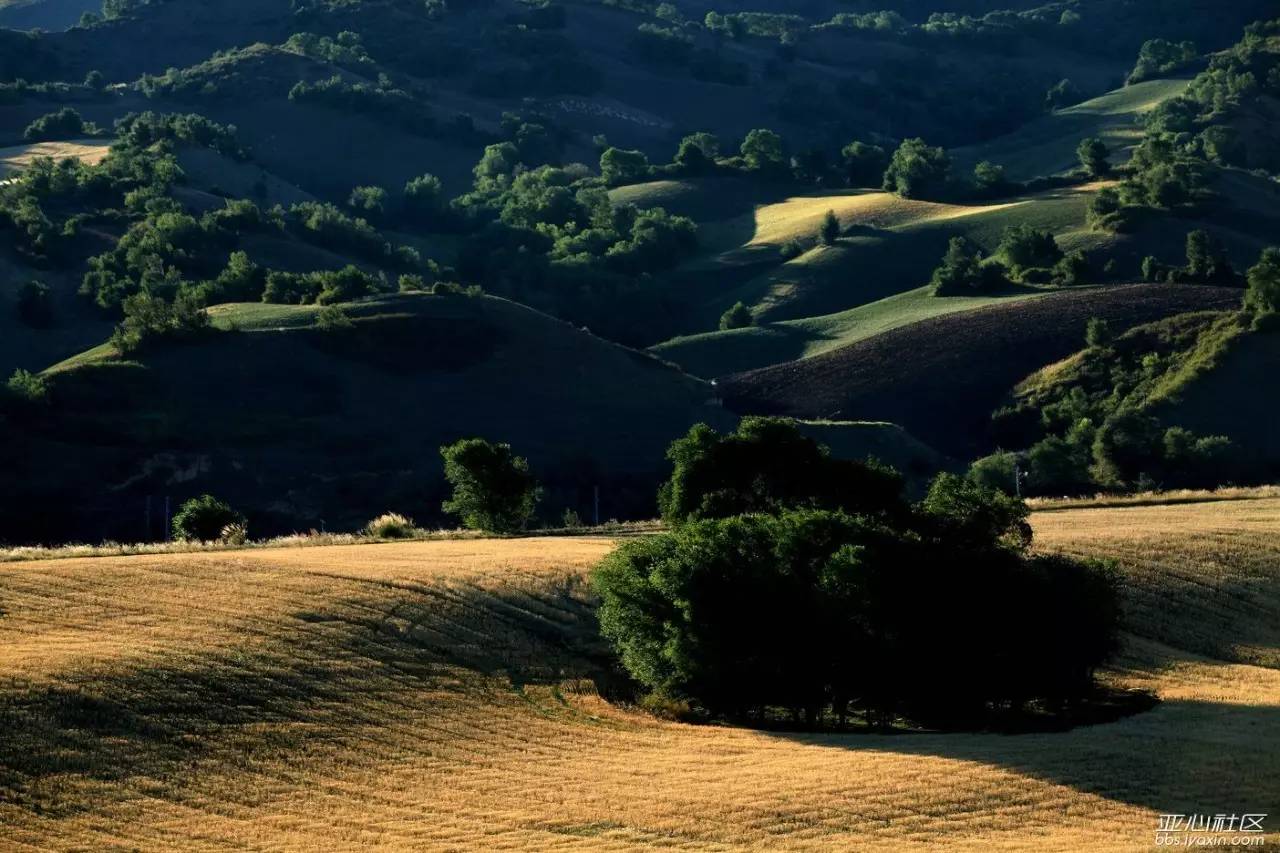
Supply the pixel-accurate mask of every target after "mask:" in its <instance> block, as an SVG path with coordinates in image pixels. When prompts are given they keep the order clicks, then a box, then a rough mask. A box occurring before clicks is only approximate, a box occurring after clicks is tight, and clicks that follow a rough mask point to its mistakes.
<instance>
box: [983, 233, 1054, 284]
mask: <svg viewBox="0 0 1280 853" xmlns="http://www.w3.org/2000/svg"><path fill="white" fill-rule="evenodd" d="M995 257H997V258H999V259H1000V261H1001V262H1002V263H1003V264H1004V265H1005V266H1007V267H1008V268H1009V270H1010V271H1011V272H1012V273H1013V275H1014V276H1015V277H1016V278H1021V277H1022V276H1023V275H1024V274H1025V273H1026V272H1027V271H1028V270H1030V269H1036V268H1048V267H1053V266H1054V265H1056V264H1057V263H1058V262H1059V261H1060V260H1062V249H1060V248H1059V247H1058V241H1057V240H1055V239H1054V236H1053V234H1051V233H1049V232H1048V231H1041V230H1039V229H1037V228H1035V227H1034V226H1032V225H1026V224H1022V225H1010V226H1008V227H1007V228H1005V229H1004V233H1003V235H1001V237H1000V245H998V246H996V251H995Z"/></svg>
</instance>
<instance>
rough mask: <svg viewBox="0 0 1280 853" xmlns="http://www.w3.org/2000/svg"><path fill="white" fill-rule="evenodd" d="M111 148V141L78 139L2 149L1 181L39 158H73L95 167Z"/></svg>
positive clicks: (0, 157)
mask: <svg viewBox="0 0 1280 853" xmlns="http://www.w3.org/2000/svg"><path fill="white" fill-rule="evenodd" d="M110 147H111V143H110V142H109V141H107V142H104V141H103V140H100V139H77V140H73V141H70V142H33V143H31V144H30V145H15V146H13V147H12V148H0V180H4V179H6V178H10V177H12V176H13V175H14V174H15V173H17V172H20V171H22V170H23V169H24V168H26V167H27V166H28V165H30V164H31V161H32V160H35V159H36V158H38V157H52V158H53V159H55V160H63V159H65V158H67V157H72V158H74V159H77V160H83V161H84V162H85V163H88V164H89V165H91V166H95V165H97V164H98V163H101V162H102V159H103V158H104V157H106V156H107V151H108V150H109V149H110Z"/></svg>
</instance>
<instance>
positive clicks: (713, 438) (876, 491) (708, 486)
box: [658, 417, 903, 524]
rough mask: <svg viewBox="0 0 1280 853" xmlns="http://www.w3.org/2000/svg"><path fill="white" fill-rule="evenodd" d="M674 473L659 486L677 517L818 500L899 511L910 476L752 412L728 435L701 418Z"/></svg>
mask: <svg viewBox="0 0 1280 853" xmlns="http://www.w3.org/2000/svg"><path fill="white" fill-rule="evenodd" d="M667 458H668V459H669V460H670V461H671V463H672V472H671V478H670V479H669V480H668V481H667V482H666V483H664V484H663V486H662V488H661V490H660V491H659V493H658V508H659V510H660V512H661V513H662V517H663V519H664V520H666V521H667V522H668V523H670V524H683V523H686V522H690V521H696V520H698V519H705V518H723V517H725V516H730V515H737V514H739V513H747V512H774V511H777V510H778V509H780V508H782V507H787V506H814V507H822V508H825V509H839V510H844V511H846V512H861V513H872V514H881V513H889V514H892V513H894V512H898V511H900V510H901V508H902V506H903V504H902V479H901V477H899V475H898V474H897V472H896V471H893V470H892V469H887V468H884V467H881V466H879V465H875V464H870V463H862V462H854V461H851V460H846V459H836V458H833V457H832V456H831V455H830V452H829V451H828V450H827V448H826V447H825V446H823V445H821V444H819V443H818V442H816V441H814V440H813V439H811V438H809V437H807V436H805V435H804V434H803V433H801V432H800V428H799V426H798V425H797V424H796V423H795V421H792V420H788V419H786V418H764V417H746V418H743V419H742V421H741V422H740V423H739V424H738V427H737V429H736V430H735V431H734V432H732V433H729V434H727V435H721V434H720V433H718V432H716V431H715V430H714V429H712V428H711V427H709V426H707V425H706V424H696V425H695V426H694V427H692V428H691V429H690V430H689V432H688V434H687V435H685V436H684V437H683V438H680V439H677V440H676V441H675V442H673V443H672V444H671V447H670V449H669V450H668V451H667Z"/></svg>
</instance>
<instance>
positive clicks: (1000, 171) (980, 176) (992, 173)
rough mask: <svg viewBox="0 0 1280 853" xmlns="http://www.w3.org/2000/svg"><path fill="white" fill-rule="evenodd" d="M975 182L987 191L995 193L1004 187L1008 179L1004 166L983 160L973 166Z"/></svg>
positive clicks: (979, 187)
mask: <svg viewBox="0 0 1280 853" xmlns="http://www.w3.org/2000/svg"><path fill="white" fill-rule="evenodd" d="M973 182H974V183H975V184H977V185H978V189H980V190H982V191H983V192H985V193H994V192H997V191H999V190H1001V189H1003V188H1004V186H1005V185H1006V184H1007V183H1008V179H1007V178H1006V177H1005V174H1004V166H1001V165H998V164H996V163H992V162H991V161H990V160H983V161H982V162H981V163H979V164H978V165H977V166H974V167H973Z"/></svg>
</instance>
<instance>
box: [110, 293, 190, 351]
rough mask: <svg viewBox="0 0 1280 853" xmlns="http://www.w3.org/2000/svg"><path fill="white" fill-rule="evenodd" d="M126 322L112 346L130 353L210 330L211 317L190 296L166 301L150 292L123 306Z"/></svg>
mask: <svg viewBox="0 0 1280 853" xmlns="http://www.w3.org/2000/svg"><path fill="white" fill-rule="evenodd" d="M123 308H124V319H123V320H122V321H121V322H120V323H119V325H117V326H116V328H115V331H114V332H113V333H112V335H111V343H112V345H114V346H115V348H116V349H118V350H119V351H120V352H121V353H123V354H126V355H127V354H129V353H132V352H136V351H138V350H140V349H142V348H143V347H145V346H148V345H150V344H153V343H155V342H157V341H162V340H184V339H187V338H191V337H193V336H195V335H197V334H199V333H201V332H203V331H205V330H207V329H208V328H209V315H208V314H207V313H206V312H205V311H204V308H203V307H202V306H201V305H200V304H199V302H198V301H197V300H196V299H195V297H193V296H192V295H190V294H185V293H184V294H179V295H178V297H177V298H176V299H175V300H174V301H173V302H171V303H170V302H166V301H165V300H163V299H161V298H160V297H158V296H152V295H150V294H148V293H135V294H134V295H132V296H129V297H127V298H126V299H125V300H124V303H123Z"/></svg>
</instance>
